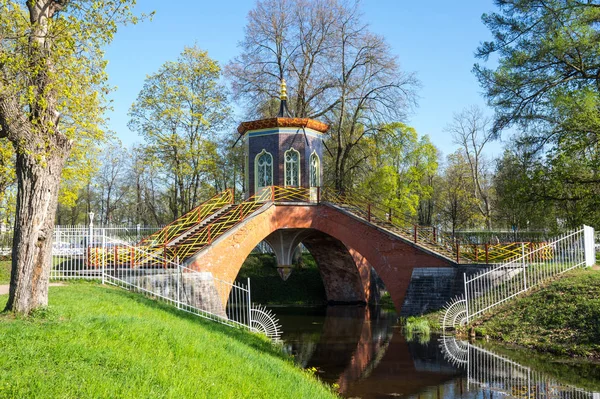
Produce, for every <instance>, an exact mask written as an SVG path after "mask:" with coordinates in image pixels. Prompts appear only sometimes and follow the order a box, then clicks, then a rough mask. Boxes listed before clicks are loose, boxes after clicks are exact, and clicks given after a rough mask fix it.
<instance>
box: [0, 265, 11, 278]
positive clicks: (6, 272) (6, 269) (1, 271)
mask: <svg viewBox="0 0 600 399" xmlns="http://www.w3.org/2000/svg"><path fill="white" fill-rule="evenodd" d="M10 264H11V262H10V261H9V260H2V261H0V284H9V283H10Z"/></svg>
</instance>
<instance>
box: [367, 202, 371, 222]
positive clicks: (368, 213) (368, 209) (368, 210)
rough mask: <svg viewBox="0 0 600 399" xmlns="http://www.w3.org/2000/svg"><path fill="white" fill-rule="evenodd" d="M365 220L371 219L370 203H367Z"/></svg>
mask: <svg viewBox="0 0 600 399" xmlns="http://www.w3.org/2000/svg"><path fill="white" fill-rule="evenodd" d="M367 220H368V221H369V222H370V221H371V204H368V205H367Z"/></svg>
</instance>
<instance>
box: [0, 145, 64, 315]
mask: <svg viewBox="0 0 600 399" xmlns="http://www.w3.org/2000/svg"><path fill="white" fill-rule="evenodd" d="M69 147H70V145H69V143H65V146H64V148H55V149H54V150H52V151H51V152H50V154H48V155H47V157H46V161H45V164H44V165H41V164H40V163H41V162H40V161H39V160H38V159H35V158H36V155H35V154H31V153H29V152H27V151H17V160H16V171H17V184H18V192H17V212H16V218H15V227H14V237H13V254H12V273H11V281H10V292H9V298H8V302H7V304H6V308H5V310H6V311H13V312H17V313H22V314H29V313H30V312H31V311H32V310H33V309H35V308H39V307H45V306H47V305H48V279H49V277H50V269H51V260H52V234H53V231H54V219H55V215H56V207H57V203H58V189H59V183H60V176H61V173H62V169H63V167H64V164H65V161H66V158H67V156H68V153H69Z"/></svg>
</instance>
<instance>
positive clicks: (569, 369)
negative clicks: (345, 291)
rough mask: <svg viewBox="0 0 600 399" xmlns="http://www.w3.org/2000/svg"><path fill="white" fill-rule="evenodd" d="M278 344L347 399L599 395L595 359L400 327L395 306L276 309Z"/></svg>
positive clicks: (597, 398) (599, 367)
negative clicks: (566, 357)
mask: <svg viewBox="0 0 600 399" xmlns="http://www.w3.org/2000/svg"><path fill="white" fill-rule="evenodd" d="M273 310H274V311H275V313H276V314H277V316H278V317H279V319H280V322H281V324H282V326H283V331H284V333H283V336H282V340H283V345H284V349H285V351H286V352H287V353H289V354H291V355H293V356H294V358H295V360H296V362H297V363H298V364H299V365H300V366H302V367H304V368H306V369H310V370H312V371H313V372H314V373H315V374H316V375H317V376H318V377H319V378H320V379H321V380H323V381H324V382H326V383H328V384H336V386H339V390H340V393H341V394H342V396H343V397H346V398H363V399H374V398H388V397H389V398H392V397H393V398H415V399H416V398H419V399H421V398H423V399H425V398H432V399H433V398H435V399H442V398H443V399H450V398H465V399H466V398H498V397H504V398H506V397H508V398H511V397H512V398H589V399H600V364H597V363H590V362H574V361H571V360H566V361H565V360H564V359H555V358H552V357H548V356H540V355H537V354H534V353H531V352H529V351H523V350H514V349H507V348H505V347H500V346H497V345H496V346H494V345H491V344H490V343H486V342H475V343H469V342H463V341H457V340H455V339H454V338H452V337H445V338H443V337H440V336H435V335H431V336H419V335H412V336H411V335H407V334H405V333H403V331H402V328H401V326H400V325H399V323H398V322H397V316H396V314H395V313H394V312H391V311H387V310H382V309H379V308H370V307H361V306H330V307H321V308H298V307H296V308H292V307H289V308H288V307H277V308H275V309H273Z"/></svg>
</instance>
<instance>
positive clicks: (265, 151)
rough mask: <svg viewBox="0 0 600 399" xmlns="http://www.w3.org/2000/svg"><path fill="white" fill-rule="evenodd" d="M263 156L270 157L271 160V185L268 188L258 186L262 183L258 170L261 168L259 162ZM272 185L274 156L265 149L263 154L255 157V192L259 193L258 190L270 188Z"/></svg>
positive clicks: (260, 153)
mask: <svg viewBox="0 0 600 399" xmlns="http://www.w3.org/2000/svg"><path fill="white" fill-rule="evenodd" d="M263 155H268V156H269V157H270V158H271V184H269V185H267V186H259V185H258V183H259V181H260V178H259V175H258V168H259V165H258V160H259V158H260V157H262V156H263ZM272 185H273V155H272V154H271V153H270V152H268V151H267V150H265V149H264V148H263V150H262V151H261V152H259V153H258V154H256V156H255V157H254V192H255V193H258V190H259V189H260V188H263V187H269V186H272Z"/></svg>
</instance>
